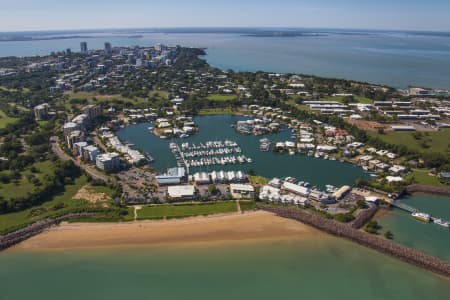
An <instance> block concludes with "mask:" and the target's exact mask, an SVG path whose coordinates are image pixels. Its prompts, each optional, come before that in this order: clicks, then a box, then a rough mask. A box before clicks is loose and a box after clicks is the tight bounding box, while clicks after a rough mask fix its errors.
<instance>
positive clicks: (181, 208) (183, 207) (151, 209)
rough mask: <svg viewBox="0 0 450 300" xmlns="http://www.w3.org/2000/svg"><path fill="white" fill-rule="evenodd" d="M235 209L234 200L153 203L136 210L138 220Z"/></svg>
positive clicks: (208, 213)
mask: <svg viewBox="0 0 450 300" xmlns="http://www.w3.org/2000/svg"><path fill="white" fill-rule="evenodd" d="M236 211H237V207H236V203H235V202H234V201H223V202H208V203H183V204H168V205H165V204H164V205H153V206H145V207H143V208H142V209H140V210H139V211H138V220H146V219H163V218H164V217H165V218H185V217H191V216H200V215H203V216H206V215H212V214H220V213H229V212H236Z"/></svg>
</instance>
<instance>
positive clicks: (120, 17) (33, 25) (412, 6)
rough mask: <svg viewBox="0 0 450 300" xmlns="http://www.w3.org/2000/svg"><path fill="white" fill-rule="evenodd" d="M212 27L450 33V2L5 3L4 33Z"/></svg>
mask: <svg viewBox="0 0 450 300" xmlns="http://www.w3.org/2000/svg"><path fill="white" fill-rule="evenodd" d="M207 26H215V27H240V26H242V27H320V28H361V29H406V30H438V31H450V0H428V1H423V0H409V1H408V0H370V1H369V0H271V1H265V0H259V1H257V0H227V1H218V0H157V1H154V0H70V1H66V0H58V1H56V0H14V1H11V0H0V31H21V30H48V29H90V28H136V27H207Z"/></svg>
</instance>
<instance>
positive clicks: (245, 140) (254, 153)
mask: <svg viewBox="0 0 450 300" xmlns="http://www.w3.org/2000/svg"><path fill="white" fill-rule="evenodd" d="M242 119H245V117H241V116H231V115H221V116H202V117H196V118H195V122H196V123H197V125H198V126H199V128H200V131H199V133H198V134H196V135H193V136H192V137H189V138H187V139H174V140H172V141H171V140H168V139H167V140H166V139H160V138H158V137H157V136H155V135H153V133H151V132H150V131H149V130H148V127H149V126H150V124H149V123H144V124H137V125H131V126H128V127H126V128H124V129H122V130H120V131H119V132H118V133H117V136H118V137H119V138H120V139H121V140H122V141H126V142H128V143H132V144H134V145H135V147H136V149H139V150H142V151H144V152H147V153H150V154H151V155H152V156H153V158H155V162H154V163H152V167H154V168H156V169H157V170H158V171H160V172H164V171H165V170H166V169H167V168H169V167H175V166H176V161H175V158H174V156H173V155H172V153H171V152H170V149H169V143H171V142H176V143H178V144H181V143H184V142H189V143H195V144H197V145H198V144H199V143H200V142H203V143H205V142H207V141H211V140H222V141H223V140H226V139H229V140H232V141H236V142H237V143H238V144H239V145H240V147H241V148H242V151H243V154H244V155H245V156H248V157H250V158H252V160H253V162H252V163H251V164H242V165H240V164H236V165H234V166H221V165H220V166H209V167H204V168H202V169H200V168H191V174H193V173H194V172H197V171H199V170H203V171H208V172H212V171H220V170H227V169H231V170H235V171H238V170H243V171H247V170H248V169H253V170H254V171H255V172H256V173H257V174H258V175H261V176H265V177H268V178H272V177H286V176H292V177H295V178H297V179H298V180H301V181H307V182H310V183H311V184H312V185H317V186H320V187H322V188H323V187H324V186H325V185H327V184H332V185H335V186H342V185H344V184H350V185H351V184H353V182H354V181H355V180H356V179H357V178H358V177H366V178H367V177H368V176H369V175H368V174H367V173H366V172H364V171H363V170H362V169H361V168H359V167H356V166H354V165H352V164H347V163H341V162H339V161H329V160H324V159H316V158H313V157H308V156H305V155H296V156H290V155H287V154H275V153H273V152H261V151H260V150H259V140H260V139H261V138H263V137H267V138H269V139H270V140H272V141H286V140H289V139H290V136H291V132H290V130H289V129H287V128H286V129H284V130H283V131H282V132H281V133H279V134H272V135H267V136H253V135H242V134H239V133H237V132H236V131H235V130H234V128H231V127H230V125H231V124H234V123H235V122H236V121H237V120H242Z"/></svg>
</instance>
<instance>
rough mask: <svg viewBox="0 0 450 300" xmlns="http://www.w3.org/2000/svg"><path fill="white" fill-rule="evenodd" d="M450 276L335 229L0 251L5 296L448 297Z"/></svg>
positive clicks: (1, 291) (409, 299)
mask: <svg viewBox="0 0 450 300" xmlns="http://www.w3.org/2000/svg"><path fill="white" fill-rule="evenodd" d="M449 293H450V281H449V280H448V279H444V278H441V277H439V276H437V275H434V274H432V273H429V272H427V271H424V270H421V269H418V268H415V267H412V266H410V265H407V264H404V263H402V262H399V261H396V260H394V259H392V258H389V257H386V256H384V255H382V254H379V253H377V252H374V251H372V250H369V249H366V248H363V247H360V246H357V245H354V244H351V243H350V242H347V241H344V240H339V239H336V238H333V237H323V236H322V235H321V238H318V237H316V238H314V237H313V238H310V239H305V240H300V241H298V240H297V241H292V242H277V243H271V242H264V243H255V244H233V245H231V246H230V245H220V246H219V245H213V246H204V245H202V246H201V247H199V246H195V245H194V246H186V247H158V248H140V249H122V250H114V249H110V250H91V251H88V250H84V251H82V250H79V251H64V252H60V251H56V252H46V253H33V252H5V253H1V254H0V299H2V300H3V299H5V300H6V299H8V300H15V299H47V300H48V299H77V300H78V299H110V300H114V299H161V300H163V299H270V300H272V299H318V300H321V299H324V300H327V299H336V300H339V299H365V300H372V299H373V300H379V299H384V300H389V299H395V300H402V299H405V300H416V299H420V300H423V299H429V300H434V299H435V300H443V299H448V295H449Z"/></svg>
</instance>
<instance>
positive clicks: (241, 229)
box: [8, 211, 324, 251]
mask: <svg viewBox="0 0 450 300" xmlns="http://www.w3.org/2000/svg"><path fill="white" fill-rule="evenodd" d="M318 235H324V234H323V233H320V232H319V231H317V230H316V229H314V228H312V227H309V226H307V225H304V224H302V223H299V222H296V221H293V220H289V219H284V218H280V217H277V216H275V215H272V214H271V213H267V212H263V211H257V212H251V213H246V214H230V215H218V216H209V217H195V218H189V219H178V220H167V221H141V222H131V223H62V224H61V225H59V226H55V227H53V228H51V229H49V230H47V231H45V232H44V233H42V234H40V235H37V236H35V237H33V238H31V239H28V240H26V241H24V242H22V243H20V244H18V245H17V246H15V247H13V248H11V249H10V250H8V251H20V250H58V249H60V250H64V249H75V248H100V247H108V248H114V247H138V246H153V245H154V246H158V245H162V244H174V245H176V244H179V245H183V244H195V243H227V242H244V241H264V240H292V239H302V238H306V237H310V238H311V237H313V236H318Z"/></svg>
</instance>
